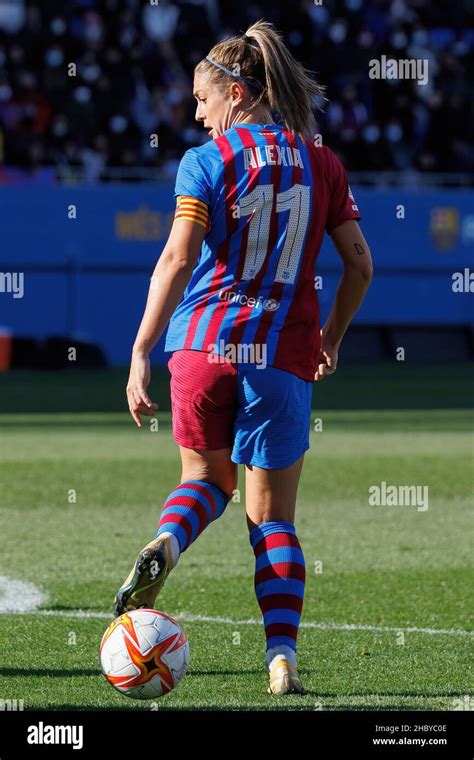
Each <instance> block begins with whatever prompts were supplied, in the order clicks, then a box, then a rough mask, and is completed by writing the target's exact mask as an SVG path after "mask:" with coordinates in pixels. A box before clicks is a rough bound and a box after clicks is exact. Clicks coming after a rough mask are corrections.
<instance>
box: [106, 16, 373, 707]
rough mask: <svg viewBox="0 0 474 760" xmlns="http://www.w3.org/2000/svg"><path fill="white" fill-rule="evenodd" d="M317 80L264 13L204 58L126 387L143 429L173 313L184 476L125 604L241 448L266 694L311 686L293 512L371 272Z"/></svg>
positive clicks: (171, 554)
mask: <svg viewBox="0 0 474 760" xmlns="http://www.w3.org/2000/svg"><path fill="white" fill-rule="evenodd" d="M320 93H321V88H320V87H319V85H318V84H317V83H316V82H315V81H314V80H313V79H312V78H311V76H310V75H309V73H308V72H306V70H305V69H304V68H303V67H302V66H301V64H299V63H298V62H297V61H295V59H294V58H293V57H292V56H291V54H290V52H289V51H288V49H287V48H286V46H285V44H284V42H283V40H282V38H281V36H280V35H279V34H278V33H277V32H276V31H275V29H274V28H273V27H272V26H271V25H270V24H268V23H266V22H263V21H260V22H258V23H256V24H254V25H253V26H251V27H250V28H249V29H248V30H247V32H246V33H245V34H244V35H243V36H239V37H233V38H231V39H227V40H224V41H223V42H219V43H218V44H217V45H215V46H214V47H213V48H212V50H211V51H210V53H209V55H208V56H206V58H205V59H204V60H202V61H201V62H200V63H199V64H198V65H197V66H196V69H195V72H194V97H195V98H196V100H197V111H196V119H197V121H200V122H202V124H203V126H204V127H205V128H206V129H208V130H209V135H210V137H211V138H212V139H211V140H210V141H209V142H207V143H206V144H204V145H202V146H200V147H198V148H192V149H191V150H188V151H187V152H186V153H185V155H184V157H183V159H182V161H181V163H180V166H179V170H178V175H177V179H176V187H175V195H176V197H177V210H176V216H175V220H174V223H173V227H172V230H171V233H170V236H169V239H168V242H167V244H166V246H165V248H164V250H163V253H162V254H161V256H160V259H159V261H158V264H157V266H156V268H155V271H154V274H153V277H152V281H151V285H150V290H149V295H148V300H147V304H146V309H145V314H144V316H143V320H142V323H141V325H140V329H139V331H138V334H137V338H136V340H135V343H134V347H133V352H132V362H131V368H130V378H129V381H128V385H127V396H128V403H129V408H130V412H131V414H132V417H133V419H134V420H135V422H136V423H137V425H138V426H139V427H141V424H142V422H141V415H154V414H155V412H156V409H157V407H158V405H157V404H155V403H153V402H152V401H151V399H150V397H149V395H148V393H147V388H148V385H149V383H150V360H149V354H150V352H151V350H152V348H153V347H154V345H155V344H156V342H157V341H158V339H159V338H160V336H161V335H162V333H163V331H164V330H165V328H166V326H167V325H168V323H169V329H168V334H167V341H166V350H168V351H170V352H172V355H171V358H170V360H169V362H168V367H169V369H170V372H171V400H172V425H173V436H174V439H175V441H176V443H177V444H178V445H179V448H180V453H181V460H182V475H181V483H180V484H179V485H178V486H177V487H176V488H175V489H174V490H173V491H172V493H171V494H170V495H169V496H168V498H167V499H166V501H165V503H164V507H163V511H162V514H161V518H160V522H159V526H158V532H157V534H156V538H155V539H154V540H153V541H151V542H150V543H149V544H148V545H147V546H146V547H145V548H144V549H143V550H142V552H141V553H140V555H139V556H138V559H137V561H136V562H135V565H134V567H133V569H132V571H131V572H130V575H129V576H128V578H127V579H126V581H125V583H124V584H123V586H122V587H121V588H120V590H119V592H118V594H117V596H116V599H115V614H116V615H119V614H121V613H123V612H125V611H126V610H128V609H136V608H138V607H151V608H153V607H154V603H155V599H156V596H157V594H158V592H159V591H160V589H161V588H162V586H163V583H164V581H165V579H166V577H167V576H168V574H169V572H170V571H171V570H172V568H174V567H175V566H176V563H177V562H178V559H179V557H180V555H181V554H182V552H184V551H185V550H186V549H187V548H188V547H189V546H190V544H191V543H193V541H195V540H196V538H197V537H198V536H199V535H200V534H201V533H202V531H203V530H204V529H205V528H206V527H207V526H208V525H209V524H210V523H211V522H212V521H213V520H216V519H217V518H218V517H220V516H221V515H222V513H223V512H224V510H225V507H226V505H227V503H228V501H229V500H230V497H231V496H232V493H233V491H234V489H235V488H236V485H237V470H238V468H237V465H238V464H244V465H245V478H246V511H247V524H248V529H249V537H250V543H251V546H252V548H253V551H254V553H255V558H256V565H255V592H256V596H257V600H258V604H259V606H260V610H261V613H262V616H263V623H264V628H265V636H266V665H267V670H268V671H269V677H270V687H269V692H271V693H273V694H287V693H289V692H300V693H301V692H303V687H302V684H301V680H300V677H299V674H298V670H297V665H296V639H297V634H298V627H299V624H300V616H301V610H302V605H303V594H304V585H305V562H304V557H303V552H302V551H301V546H300V543H299V541H298V537H297V535H296V530H295V525H294V518H295V505H296V494H297V489H298V482H299V478H300V473H301V468H302V464H303V458H304V453H305V451H307V449H308V448H309V426H310V416H311V393H312V384H313V382H314V381H315V380H321V379H323V378H324V377H326V376H327V375H331V374H332V373H333V372H335V370H336V366H337V360H338V349H339V346H340V344H341V340H342V338H343V335H344V333H345V331H346V329H347V327H348V325H349V323H350V321H351V319H352V317H353V315H354V314H355V312H356V311H357V309H358V308H359V306H360V304H361V302H362V299H363V297H364V294H365V292H366V290H367V287H368V285H369V282H370V279H371V275H372V264H371V255H370V251H369V248H368V246H367V243H366V241H365V239H364V237H363V235H362V233H361V231H360V228H359V225H358V223H357V221H356V220H357V219H360V216H359V213H358V210H357V206H356V204H355V201H354V198H353V196H352V194H351V192H350V189H349V187H348V183H347V178H346V174H345V171H344V168H343V166H342V164H341V163H340V161H339V160H338V159H337V158H336V156H335V155H334V154H333V153H332V152H331V151H330V150H329V149H328V148H326V147H316V146H315V144H314V142H313V140H314V131H315V123H314V118H313V112H312V105H313V100H314V98H315V96H317V95H319V94H320ZM275 119H276V120H277V121H275ZM325 231H327V232H328V233H329V235H330V236H331V238H332V241H333V243H334V246H335V248H336V250H337V252H338V253H339V255H340V256H341V258H342V261H343V264H344V272H343V275H342V277H341V280H340V283H339V286H338V290H337V294H336V297H335V300H334V304H333V308H332V311H331V313H330V315H329V318H328V320H327V322H326V323H325V325H324V326H323V328H322V330H321V331H320V329H319V308H318V300H317V292H316V290H315V287H314V277H315V274H314V269H315V262H316V257H317V255H318V252H319V249H320V247H321V242H322V239H323V235H324V232H325Z"/></svg>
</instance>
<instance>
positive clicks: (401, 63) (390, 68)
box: [369, 55, 429, 85]
mask: <svg viewBox="0 0 474 760" xmlns="http://www.w3.org/2000/svg"><path fill="white" fill-rule="evenodd" d="M428 67H429V61H428V59H427V58H400V59H398V60H396V59H395V58H387V56H386V55H381V56H380V58H371V59H370V61H369V79H413V80H415V81H416V83H417V84H418V85H426V84H428Z"/></svg>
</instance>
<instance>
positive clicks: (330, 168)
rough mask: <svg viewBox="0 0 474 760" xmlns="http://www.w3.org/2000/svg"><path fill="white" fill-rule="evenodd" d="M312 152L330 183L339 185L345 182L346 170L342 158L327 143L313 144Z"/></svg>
mask: <svg viewBox="0 0 474 760" xmlns="http://www.w3.org/2000/svg"><path fill="white" fill-rule="evenodd" d="M311 148H312V152H313V155H314V156H315V158H316V161H317V163H318V165H319V167H320V171H321V172H322V174H323V175H324V176H325V177H326V180H327V181H328V183H329V185H334V184H336V185H338V184H339V183H340V182H343V181H344V179H345V176H346V170H345V168H344V164H343V163H342V161H341V159H340V158H339V157H338V156H337V155H336V153H335V152H334V151H333V150H331V148H329V147H328V146H327V145H312V144H311Z"/></svg>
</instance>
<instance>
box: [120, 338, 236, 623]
mask: <svg viewBox="0 0 474 760" xmlns="http://www.w3.org/2000/svg"><path fill="white" fill-rule="evenodd" d="M168 367H169V368H170V371H171V403H172V423H173V436H174V439H175V441H176V442H177V443H178V445H179V447H180V453H181V462H182V474H181V482H180V483H179V484H178V485H177V486H176V488H174V489H173V490H172V491H171V493H170V494H169V495H168V497H167V498H166V500H165V503H164V506H163V509H162V512H161V517H160V522H159V525H158V531H157V534H156V536H155V538H154V539H153V540H152V541H151V542H150V543H149V544H147V546H145V547H144V549H142V551H141V552H140V554H139V556H138V558H137V560H136V562H135V564H134V567H133V568H132V570H131V572H130V573H129V576H128V577H127V579H126V580H125V582H124V584H123V585H122V586H121V588H120V589H119V592H118V594H117V596H116V599H115V614H116V615H119V614H121V613H123V612H125V611H126V610H127V609H135V608H137V607H143V606H145V607H153V606H154V603H155V599H156V596H157V594H158V593H159V592H160V591H161V589H162V587H163V584H164V582H165V580H166V578H167V577H168V575H169V573H170V572H171V570H172V569H173V568H174V567H175V566H176V564H177V562H178V559H179V556H180V554H181V553H182V552H183V551H185V550H186V549H187V548H188V547H189V546H190V545H191V544H192V543H193V542H194V541H195V540H196V538H197V537H198V536H199V535H200V534H201V533H202V532H203V530H204V529H205V528H206V527H207V526H208V525H209V524H210V523H211V522H213V521H214V520H216V519H218V518H219V517H220V516H221V515H222V514H223V512H224V510H225V507H226V506H227V503H228V501H229V498H230V496H231V494H232V491H233V489H234V488H235V485H236V480H237V467H236V465H235V464H234V463H233V462H232V461H231V459H230V453H231V448H230V447H231V444H232V439H233V418H234V414H235V375H236V371H235V368H234V367H233V365H230V364H229V363H216V362H212V361H209V358H208V355H207V354H204V353H202V352H199V351H188V350H185V351H177V352H175V353H174V354H173V355H172V360H171V359H170V361H169V362H168ZM197 381H199V382H197Z"/></svg>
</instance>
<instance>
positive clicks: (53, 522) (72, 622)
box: [0, 366, 473, 711]
mask: <svg viewBox="0 0 474 760" xmlns="http://www.w3.org/2000/svg"><path fill="white" fill-rule="evenodd" d="M395 371H398V372H399V373H400V376H399V380H397V378H395V377H394V372H395ZM403 372H406V373H407V374H405V375H403ZM471 382H472V374H471V370H469V368H467V367H465V366H461V367H458V368H456V367H454V368H453V367H450V368H449V372H447V371H445V374H444V375H443V376H440V373H439V372H437V371H432V370H430V369H427V368H423V367H421V368H418V369H413V368H409V367H407V368H406V369H404V370H403V371H402V370H401V369H400V368H398V367H397V368H396V370H394V369H393V368H391V367H389V368H387V367H385V368H383V367H382V368H380V367H378V368H377V367H374V368H370V367H365V368H362V369H357V368H351V367H348V368H347V370H344V368H341V369H340V372H339V373H338V376H337V379H336V376H335V377H334V378H331V379H328V380H325V381H324V384H322V387H321V385H320V386H319V388H318V389H315V394H316V393H317V394H319V397H318V396H317V397H316V407H317V408H315V409H314V410H313V420H314V419H315V418H321V420H322V431H320V432H316V431H314V430H313V432H312V434H311V449H310V451H309V452H308V453H307V454H306V461H305V466H304V469H303V475H302V480H301V486H300V492H299V499H298V505H297V519H296V524H297V530H298V535H299V538H300V541H301V544H302V548H303V551H304V554H305V558H306V567H307V584H306V595H305V603H304V608H303V616H302V623H303V625H302V628H301V631H300V635H299V640H298V643H299V666H300V670H301V673H302V678H303V683H304V686H305V688H306V690H307V693H306V694H305V695H304V696H299V695H291V696H287V697H284V698H278V697H275V696H271V695H268V694H267V693H266V687H267V675H266V671H265V667H264V635H263V628H262V626H261V625H260V624H259V623H258V619H259V610H258V606H257V602H256V600H255V596H254V592H253V572H254V557H253V553H252V550H251V547H250V544H249V541H248V534H247V530H246V524H245V488H244V479H243V475H244V473H243V468H241V469H240V477H239V487H240V489H241V492H240V500H239V501H236V502H235V503H232V502H231V503H230V504H229V505H228V507H227V510H226V512H225V513H224V516H223V517H222V518H221V519H220V520H219V521H217V522H216V523H214V524H212V525H211V526H210V527H209V528H208V529H207V531H206V532H205V533H204V534H203V535H202V536H201V537H200V539H199V540H198V541H197V542H196V543H195V544H194V545H193V546H192V547H191V548H190V549H189V550H188V551H187V552H186V553H185V554H183V556H182V557H181V559H180V562H179V564H178V566H177V568H176V569H175V570H174V571H173V573H172V574H171V575H170V577H169V579H168V581H167V583H166V585H165V588H164V590H163V592H162V594H161V595H160V596H159V597H158V599H157V608H158V609H162V610H163V611H164V612H166V613H168V614H170V615H172V616H174V617H178V619H179V620H180V621H181V624H182V625H183V627H184V629H185V631H186V634H187V636H188V638H189V642H190V648H191V660H190V667H189V671H188V674H187V676H186V677H185V678H184V680H183V681H182V683H181V684H180V685H179V686H178V687H177V689H176V690H175V691H174V692H172V693H170V694H169V695H167V696H166V697H164V698H162V699H161V700H157V701H156V702H153V703H150V702H138V701H134V700H131V699H128V698H127V697H124V696H122V695H120V694H119V693H117V692H116V691H114V689H113V688H112V687H111V686H110V685H109V684H107V683H106V681H105V679H104V678H103V676H102V675H101V673H100V668H99V663H98V646H99V642H100V638H101V636H102V633H103V631H104V630H105V627H106V626H107V624H108V622H109V621H110V620H112V615H111V609H112V601H113V597H114V594H115V592H116V590H117V588H118V586H119V585H120V584H121V582H122V580H123V579H124V577H125V576H126V574H127V573H128V571H129V569H130V567H131V564H132V562H133V560H134V559H135V556H136V554H137V553H138V551H139V550H140V548H141V547H142V545H143V544H145V543H146V542H147V541H149V540H150V539H151V538H152V537H153V536H154V531H155V526H156V524H157V522H158V518H159V512H160V509H161V506H162V503H163V500H164V499H165V497H166V496H167V495H168V493H169V492H170V491H171V490H172V489H173V488H174V487H175V485H176V484H177V483H178V482H179V475H180V467H179V456H178V451H177V447H176V445H175V444H174V442H173V440H172V437H171V430H170V414H169V411H167V410H166V406H167V403H166V400H165V403H164V404H163V407H164V408H165V410H164V411H160V412H159V414H158V419H159V428H158V431H155V432H152V431H151V430H150V429H149V427H148V426H147V425H146V426H145V428H144V429H143V430H138V429H137V428H136V427H135V426H134V424H133V422H132V420H131V418H129V416H128V414H127V413H125V411H120V408H122V409H123V408H124V400H123V398H122V393H123V385H124V372H111V373H99V374H98V375H97V376H94V375H93V374H92V373H85V374H84V375H81V373H72V374H70V373H56V374H54V375H49V374H46V373H44V374H39V375H30V374H27V373H12V374H11V375H9V376H4V377H3V378H0V395H1V399H2V400H1V408H0V411H1V412H2V414H0V430H1V434H0V462H1V464H0V468H1V474H0V484H1V499H0V522H1V525H2V530H1V537H0V576H2V577H3V578H8V579H10V583H11V582H12V581H15V582H23V583H27V584H31V586H32V587H33V589H35V588H36V589H38V590H39V591H41V592H42V594H43V596H42V600H40V603H39V608H38V609H37V610H36V611H33V612H30V613H26V614H16V613H14V612H5V611H4V612H3V613H2V612H0V699H2V700H8V699H12V700H15V699H16V700H23V702H24V708H25V709H26V710H27V709H34V708H51V709H66V708H68V709H87V708H89V709H135V710H150V709H157V710H160V711H163V710H168V709H172V710H176V709H203V710H209V709H222V710H227V709H237V710H254V709H261V710H278V709H285V710H288V709H290V710H301V709H303V710H318V709H322V710H384V709H385V710H386V709H389V710H399V709H406V710H428V709H441V710H453V709H456V707H457V706H458V708H459V705H460V704H461V703H462V704H464V705H465V704H466V700H469V695H470V694H471V689H472V675H471V674H470V671H469V661H470V659H472V643H473V637H472V627H473V626H472V618H470V612H471V611H472V597H471V598H470V594H471V590H472V586H473V584H472V554H471V545H470V538H471V536H472V433H471V431H472V415H471V412H470V410H469V408H468V406H469V403H468V397H469V393H470V390H469V389H470V386H471ZM160 383H162V385H160V386H159V387H160V389H161V388H163V389H164V388H165V386H166V376H165V375H163V377H162V380H160ZM330 384H331V385H330ZM318 385H319V384H318ZM157 387H158V385H157ZM408 388H410V389H411V391H410V392H409V393H408V392H407V389H408ZM81 389H82V395H81ZM9 393H10V398H15V399H16V400H15V402H14V403H13V404H12V405H11V406H8V396H9ZM161 393H162V391H161V390H159V391H158V392H156V389H155V392H154V393H152V397H153V398H155V397H156V400H157V401H158V402H159V403H161V401H162V398H163V396H162V395H160V394H161ZM164 393H165V391H164V390H163V394H164ZM319 400H320V401H321V403H319ZM351 401H352V402H353V403H352V408H351ZM449 407H451V408H449ZM456 407H457V408H456ZM100 408H103V409H105V410H106V411H103V412H99V411H97V410H98V409H100ZM12 409H16V410H17V411H16V412H15V413H12ZM68 409H74V410H75V411H67V410H68ZM382 481H385V482H386V483H388V484H395V485H420V486H424V485H426V486H428V487H429V505H428V509H426V510H425V511H421V510H418V509H417V507H416V506H371V505H369V501H368V496H369V487H370V486H371V485H374V484H380V483H381V482H382ZM72 491H74V492H75V494H76V497H75V501H71V497H70V494H71V493H72ZM8 588H9V583H8V582H6V583H5V581H3V582H2V585H1V587H0V610H2V609H3V610H4V609H5V605H6V601H9V604H10V606H11V605H12V604H13V606H15V604H19V603H20V602H21V601H24V599H23V600H22V599H21V598H20V597H21V594H18V595H17V597H16V601H15V600H14V601H13V602H12V599H11V596H12V595H11V593H10V595H8ZM11 588H12V589H13V590H14V589H15V588H16V586H11ZM7 606H8V605H7ZM470 656H471V657H470ZM470 700H471V701H470V702H469V701H468V702H467V703H468V704H471V705H472V697H471V698H470Z"/></svg>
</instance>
